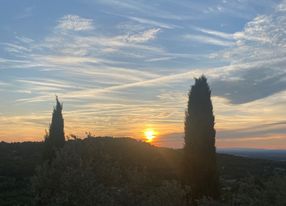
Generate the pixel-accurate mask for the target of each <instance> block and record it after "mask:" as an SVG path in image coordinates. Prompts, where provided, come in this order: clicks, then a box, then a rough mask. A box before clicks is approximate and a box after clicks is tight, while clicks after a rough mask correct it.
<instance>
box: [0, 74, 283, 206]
mask: <svg viewBox="0 0 286 206" xmlns="http://www.w3.org/2000/svg"><path fill="white" fill-rule="evenodd" d="M62 109H63V105H62V104H61V103H60V101H59V100H58V98H56V106H55V107H54V110H53V114H52V121H51V124H50V128H49V132H48V133H47V134H46V136H45V140H44V142H43V143H15V144H7V143H1V144H0V153H1V154H0V155H3V156H0V158H1V159H0V163H1V164H0V178H2V179H1V182H0V205H43V206H45V205H49V206H60V205H69V206H70V205H71V206H73V205H83V206H89V205H90V206H92V205H100V206H117V205H118V206H121V205H122V206H129V205H130V206H135V205H136V206H140V205H142V206H191V205H202V206H203V205H218V206H219V205H241V206H246V205H253V206H256V205H257V206H261V205H262V206H263V205H277V206H280V205H281V206H282V205H286V198H285V197H286V176H285V171H286V163H283V162H274V161H269V160H255V159H247V158H242V157H235V156H231V155H217V154H216V148H215V135H216V132H215V128H214V125H215V117H214V114H213V106H212V102H211V90H210V88H209V85H208V83H207V79H206V77H204V76H202V77H200V78H198V79H195V84H194V85H193V86H192V87H191V90H190V92H189V100H188V105H187V108H186V112H185V136H184V140H185V145H184V148H183V149H177V150H175V149H167V148H159V147H155V146H152V145H150V144H148V143H145V142H140V141H137V140H134V139H131V138H111V137H97V138H95V137H92V136H90V135H88V136H87V138H85V139H83V140H80V139H77V138H74V140H69V141H65V136H64V118H63V114H62ZM182 138H183V137H182ZM15 171H16V172H15ZM13 172H14V174H13Z"/></svg>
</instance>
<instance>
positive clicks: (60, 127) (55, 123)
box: [43, 96, 65, 160]
mask: <svg viewBox="0 0 286 206" xmlns="http://www.w3.org/2000/svg"><path fill="white" fill-rule="evenodd" d="M62 109H63V105H62V104H61V103H60V102H59V99H58V97H57V96H56V106H55V107H54V111H53V116H52V122H51V124H50V129H49V133H47V134H46V136H45V148H44V155H43V156H44V160H51V159H52V158H53V157H55V153H56V150H58V149H60V148H61V147H63V146H64V143H65V134H64V119H63V115H62Z"/></svg>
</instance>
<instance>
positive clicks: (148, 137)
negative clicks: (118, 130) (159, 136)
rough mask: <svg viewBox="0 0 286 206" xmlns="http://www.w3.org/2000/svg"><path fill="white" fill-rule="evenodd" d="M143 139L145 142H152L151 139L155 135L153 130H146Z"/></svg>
mask: <svg viewBox="0 0 286 206" xmlns="http://www.w3.org/2000/svg"><path fill="white" fill-rule="evenodd" d="M144 134H145V138H146V140H147V142H152V141H153V139H154V138H155V134H156V132H155V131H154V130H153V129H147V130H146V131H145V132H144Z"/></svg>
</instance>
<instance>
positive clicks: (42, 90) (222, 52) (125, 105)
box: [0, 0, 286, 148]
mask: <svg viewBox="0 0 286 206" xmlns="http://www.w3.org/2000/svg"><path fill="white" fill-rule="evenodd" d="M1 3H2V4H1V7H0V17H1V18H0V25H1V27H0V44H1V47H0V95H1V102H0V115H1V116H0V140H4V141H26V140H37V141H38V140H41V139H42V137H43V135H44V130H45V128H48V126H49V122H50V116H51V111H52V107H53V104H54V103H55V95H58V96H59V98H60V99H61V100H62V101H63V102H64V116H65V124H66V134H67V135H68V134H71V133H73V134H77V135H79V136H84V134H85V132H91V133H92V134H95V135H114V136H132V137H135V138H138V139H140V138H142V135H143V131H144V130H146V129H147V128H153V129H154V130H156V131H157V132H158V137H157V144H158V145H163V146H174V147H179V146H181V145H182V131H183V121H184V110H185V107H186V102H187V93H188V90H189V88H190V86H191V85H192V84H193V79H194V77H198V76H200V75H201V74H205V75H206V76H207V77H208V80H209V83H210V86H211V88H212V94H213V104H214V110H215V115H216V128H217V131H218V132H217V143H218V146H221V147H235V146H239V147H261V148H286V143H285V142H286V141H285V140H286V136H285V133H286V124H285V117H286V110H285V105H286V104H285V103H286V70H285V63H286V59H285V53H286V52H285V47H286V30H285V28H286V15H285V14H286V2H285V1H270V0H261V1H254V0H233V1H229V0H217V1H198V0H196V1H187V0H182V1H174V0H164V1H162V0H161V1H147V0H141V1H139V0H137V1H135V0H125V1H119V0H93V1H92V0H81V1H79V0H70V1H67V0H61V1H36V0H34V1H29V0H27V1H14V0H9V1H8V0H4V1H2V2H1Z"/></svg>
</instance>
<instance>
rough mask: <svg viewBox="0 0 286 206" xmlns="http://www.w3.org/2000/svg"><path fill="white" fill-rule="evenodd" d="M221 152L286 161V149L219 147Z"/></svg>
mask: <svg viewBox="0 0 286 206" xmlns="http://www.w3.org/2000/svg"><path fill="white" fill-rule="evenodd" d="M218 152H219V153H223V154H231V155H236V156H242V157H249V158H259V159H269V160H276V161H286V150H268V149H252V148H223V149H218Z"/></svg>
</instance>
